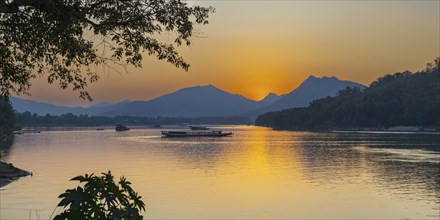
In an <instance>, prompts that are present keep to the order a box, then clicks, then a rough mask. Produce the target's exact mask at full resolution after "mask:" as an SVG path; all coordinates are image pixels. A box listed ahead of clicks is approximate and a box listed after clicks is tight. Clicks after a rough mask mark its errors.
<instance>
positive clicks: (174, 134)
mask: <svg viewBox="0 0 440 220" xmlns="http://www.w3.org/2000/svg"><path fill="white" fill-rule="evenodd" d="M161 134H162V136H164V137H225V136H229V135H232V132H223V131H193V130H191V131H161Z"/></svg>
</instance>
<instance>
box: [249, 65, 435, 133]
mask: <svg viewBox="0 0 440 220" xmlns="http://www.w3.org/2000/svg"><path fill="white" fill-rule="evenodd" d="M439 109H440V57H439V58H437V59H435V60H434V61H433V62H432V63H429V64H428V65H427V67H426V69H424V70H422V71H419V72H416V73H411V72H409V71H405V72H400V73H395V74H390V75H385V76H383V77H380V78H378V79H377V80H376V81H374V82H372V83H371V84H370V86H369V87H367V88H366V89H364V90H360V89H358V88H350V87H347V88H346V89H344V90H341V91H339V93H338V95H337V96H336V97H326V98H322V99H318V100H315V101H312V102H311V103H310V106H309V107H305V108H291V109H286V110H282V111H279V112H269V113H266V114H263V115H261V116H259V117H258V118H257V120H256V125H259V126H267V127H272V128H274V129H278V130H332V129H346V130H357V129H383V128H389V127H394V126H421V127H429V128H435V129H436V130H439V128H440V111H439Z"/></svg>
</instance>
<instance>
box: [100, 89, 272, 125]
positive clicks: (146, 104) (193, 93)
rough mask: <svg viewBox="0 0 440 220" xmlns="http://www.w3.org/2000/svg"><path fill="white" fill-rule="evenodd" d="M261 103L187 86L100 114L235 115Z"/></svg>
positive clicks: (216, 91)
mask: <svg viewBox="0 0 440 220" xmlns="http://www.w3.org/2000/svg"><path fill="white" fill-rule="evenodd" d="M262 105H264V104H263V103H259V102H255V101H253V100H250V99H247V98H245V97H243V96H241V95H237V94H231V93H228V92H225V91H223V90H220V89H218V88H217V87H215V86H213V85H207V86H195V87H190V88H184V89H181V90H178V91H176V92H174V93H170V94H167V95H164V96H160V97H158V98H155V99H153V100H150V101H134V102H131V103H129V104H127V105H124V106H122V107H120V108H115V109H113V110H111V111H107V112H104V113H102V114H101V115H105V116H116V115H133V116H174V117H176V116H182V117H205V116H233V115H237V114H240V113H242V112H245V111H250V110H252V109H255V108H258V107H261V106H262Z"/></svg>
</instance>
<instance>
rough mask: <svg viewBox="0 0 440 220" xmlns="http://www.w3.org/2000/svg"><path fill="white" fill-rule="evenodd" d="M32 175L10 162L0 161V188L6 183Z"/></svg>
mask: <svg viewBox="0 0 440 220" xmlns="http://www.w3.org/2000/svg"><path fill="white" fill-rule="evenodd" d="M29 175H32V173H30V172H28V171H26V170H23V169H20V168H17V167H15V166H14V165H12V164H11V163H5V162H3V161H0V188H2V187H4V186H6V185H8V184H9V183H11V182H12V181H14V180H16V179H18V178H20V177H25V176H29Z"/></svg>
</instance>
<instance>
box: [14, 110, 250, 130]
mask: <svg viewBox="0 0 440 220" xmlns="http://www.w3.org/2000/svg"><path fill="white" fill-rule="evenodd" d="M16 118H17V119H16V123H17V125H18V126H22V127H56V126H63V127H69V126H103V125H106V126H109V125H115V124H124V125H176V124H181V123H190V124H249V123H250V121H249V119H248V118H245V117H195V118H190V117H139V116H116V117H105V116H89V115H74V114H72V113H67V114H63V115H60V116H55V115H50V114H46V115H44V116H40V115H37V114H31V113H30V112H24V113H17V114H16Z"/></svg>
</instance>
